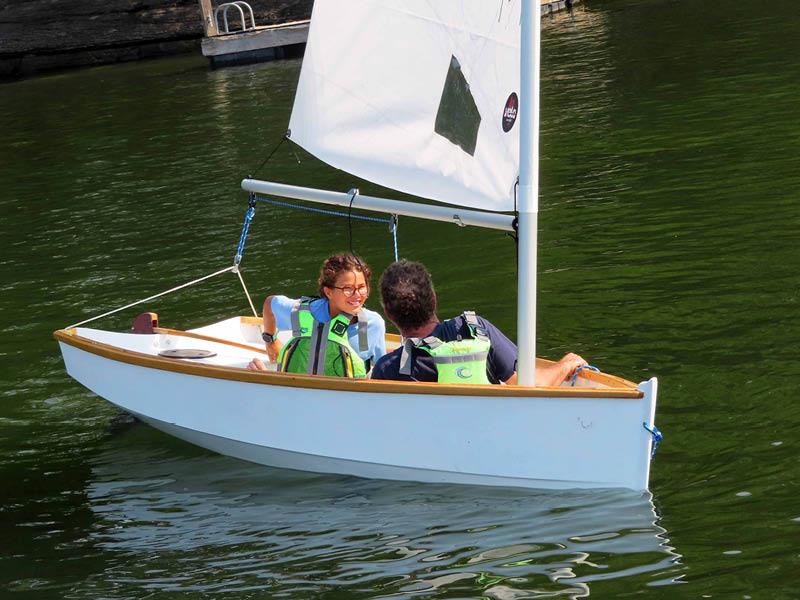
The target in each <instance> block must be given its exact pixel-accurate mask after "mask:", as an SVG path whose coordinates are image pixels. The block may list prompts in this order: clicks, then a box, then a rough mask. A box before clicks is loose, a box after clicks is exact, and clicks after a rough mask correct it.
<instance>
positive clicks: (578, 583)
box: [86, 425, 681, 598]
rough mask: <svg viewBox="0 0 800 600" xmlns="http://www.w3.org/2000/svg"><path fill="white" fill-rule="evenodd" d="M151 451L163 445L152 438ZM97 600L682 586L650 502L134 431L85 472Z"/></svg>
mask: <svg viewBox="0 0 800 600" xmlns="http://www.w3.org/2000/svg"><path fill="white" fill-rule="evenodd" d="M154 438H157V439H154ZM91 472H92V475H91V478H90V481H89V484H88V488H87V497H88V500H89V504H90V507H91V510H92V512H93V513H94V514H95V517H96V522H97V526H96V528H95V531H94V532H93V533H92V540H93V543H94V544H96V545H97V546H98V547H100V548H102V549H103V550H104V551H105V553H106V555H107V556H109V557H111V558H109V566H108V568H107V569H106V572H105V573H104V574H103V576H102V577H97V578H93V579H91V580H90V581H88V582H86V585H87V586H89V587H90V588H91V589H92V591H93V593H96V594H102V593H106V592H107V591H108V589H109V587H115V588H118V591H119V589H120V588H121V589H122V590H128V591H133V590H137V589H138V590H141V589H147V590H163V591H167V590H170V591H177V590H189V589H191V590H197V591H211V590H219V591H222V590H224V591H237V590H238V591H244V590H255V589H262V590H266V589H269V590H270V593H271V594H273V595H274V596H275V597H281V596H287V597H290V596H297V595H299V594H300V595H302V594H309V593H319V592H320V591H322V590H328V589H336V588H339V587H343V588H346V589H347V590H348V591H349V592H355V591H357V590H362V591H363V590H367V589H369V590H372V592H371V593H372V594H375V595H374V596H371V597H388V596H392V597H409V598H410V597H416V596H425V595H426V594H429V593H432V592H433V591H440V592H446V593H447V594H456V595H458V594H462V595H464V596H473V595H475V594H476V593H480V594H481V595H483V596H486V597H490V598H530V597H540V596H545V595H547V596H550V595H562V596H566V597H571V598H581V597H586V596H589V595H590V593H591V592H593V591H594V590H595V589H596V588H598V589H602V588H603V587H604V586H605V585H606V583H605V582H607V581H609V580H614V579H617V578H626V581H627V583H626V585H627V586H632V585H635V584H634V583H633V582H634V581H635V580H637V578H639V580H641V581H645V580H647V581H648V582H651V581H652V580H658V579H661V580H662V581H664V582H671V581H673V580H674V579H675V578H676V577H677V576H679V575H680V572H681V566H680V555H679V554H677V553H676V551H675V549H674V548H673V547H672V546H671V544H670V541H669V539H668V537H667V532H666V530H665V529H664V528H663V527H661V526H660V525H659V524H658V523H659V515H658V514H657V512H656V510H655V507H654V504H653V501H652V496H651V494H650V493H649V492H646V493H644V494H638V493H632V492H627V491H623V490H600V491H596V490H595V491H563V492H550V491H548V492H536V491H524V490H515V489H496V488H482V487H472V486H450V485H431V484H414V483H401V482H384V481H377V480H364V479H357V478H349V477H339V476H328V475H324V476H323V475H314V474H308V473H300V472H294V471H288V470H281V469H270V468H265V467H261V466H256V465H250V464H248V463H244V462H241V461H237V460H234V459H230V458H227V457H222V456H216V455H212V454H208V453H205V452H203V451H200V450H196V449H195V448H193V447H191V446H188V445H186V444H183V443H181V442H179V441H177V440H172V439H171V438H168V437H166V436H164V435H162V434H160V433H159V432H156V431H154V430H152V429H150V428H148V427H146V426H143V425H137V426H134V427H132V428H131V429H130V430H128V431H126V432H124V433H123V434H122V435H119V436H115V437H114V438H112V439H109V441H108V443H107V444H106V446H105V448H104V449H103V450H102V452H101V453H99V454H98V455H97V456H96V457H94V458H93V460H92V464H91Z"/></svg>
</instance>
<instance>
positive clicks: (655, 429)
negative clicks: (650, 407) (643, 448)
mask: <svg viewBox="0 0 800 600" xmlns="http://www.w3.org/2000/svg"><path fill="white" fill-rule="evenodd" d="M642 426H643V427H644V428H645V429H646V430H647V431H649V432H650V435H652V436H653V450H652V452H650V460H653V457H654V456H655V455H656V449H657V448H658V445H659V444H660V443H661V440H663V439H664V434H663V433H661V432H660V431H659V430H658V427H656V426H655V423H654V424H653V428H652V429H650V428H649V427H648V426H647V423H642Z"/></svg>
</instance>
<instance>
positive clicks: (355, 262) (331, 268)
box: [318, 254, 372, 298]
mask: <svg viewBox="0 0 800 600" xmlns="http://www.w3.org/2000/svg"><path fill="white" fill-rule="evenodd" d="M347 271H361V272H362V273H363V274H364V281H366V283H367V287H369V280H370V278H371V277H372V270H371V269H370V268H369V265H368V264H367V262H366V261H365V260H363V259H361V258H359V257H358V256H356V255H355V254H334V255H333V256H329V257H328V258H327V259H326V260H325V262H324V263H322V269H320V272H319V280H318V283H319V296H320V298H324V297H325V290H324V289H323V288H325V287H329V288H332V287H333V286H335V285H336V279H337V278H338V277H339V275H341V274H342V273H344V272H347Z"/></svg>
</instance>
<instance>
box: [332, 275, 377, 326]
mask: <svg viewBox="0 0 800 600" xmlns="http://www.w3.org/2000/svg"><path fill="white" fill-rule="evenodd" d="M324 291H325V295H326V296H327V297H328V305H329V309H330V314H331V317H335V316H336V315H338V314H339V313H340V312H344V313H349V314H351V315H354V314H356V313H357V312H358V311H360V310H361V307H362V306H364V302H366V300H367V296H369V287H367V282H366V280H365V279H364V274H363V273H362V272H361V271H344V272H342V273H340V274H339V276H338V277H337V278H336V282H335V284H334V286H333V287H328V286H325V288H324Z"/></svg>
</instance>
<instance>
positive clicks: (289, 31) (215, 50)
mask: <svg viewBox="0 0 800 600" xmlns="http://www.w3.org/2000/svg"><path fill="white" fill-rule="evenodd" d="M580 1H581V0H541V3H542V15H549V14H551V13H555V12H559V11H562V10H567V9H570V8H572V6H573V5H575V4H579V3H580ZM229 4H235V3H229ZM242 4H243V3H242ZM224 6H225V4H222V5H220V6H219V7H218V8H217V9H216V10H212V5H211V0H200V7H201V10H202V12H203V21H204V24H205V34H206V35H205V37H204V38H203V40H202V43H201V48H202V52H203V56H205V57H207V58H208V59H209V60H210V61H211V65H212V66H214V67H224V66H228V65H238V64H248V63H254V62H261V61H266V60H274V59H276V58H291V57H294V56H300V55H301V54H302V53H303V49H304V48H305V43H306V40H307V39H308V28H309V25H310V24H311V21H310V20H309V19H306V20H303V21H294V22H291V23H283V24H281V25H269V26H261V27H259V26H256V25H255V23H254V22H252V18H251V26H250V27H249V28H248V27H247V17H248V16H250V15H248V14H246V13H244V12H236V13H235V17H234V16H233V14H234V13H231V15H232V17H231V20H232V21H234V22H236V23H237V24H238V20H239V17H241V23H240V24H241V27H242V29H240V30H238V31H219V29H221V27H220V25H219V18H220V17H219V9H220V8H221V7H224ZM236 10H237V11H239V9H238V8H237V9H236ZM251 14H252V13H251ZM225 25H226V26H227V25H228V20H227V19H225Z"/></svg>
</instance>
